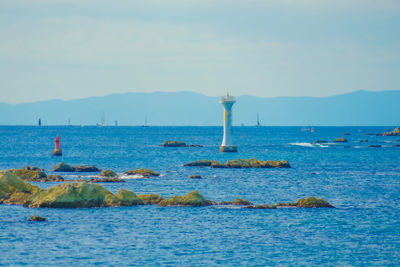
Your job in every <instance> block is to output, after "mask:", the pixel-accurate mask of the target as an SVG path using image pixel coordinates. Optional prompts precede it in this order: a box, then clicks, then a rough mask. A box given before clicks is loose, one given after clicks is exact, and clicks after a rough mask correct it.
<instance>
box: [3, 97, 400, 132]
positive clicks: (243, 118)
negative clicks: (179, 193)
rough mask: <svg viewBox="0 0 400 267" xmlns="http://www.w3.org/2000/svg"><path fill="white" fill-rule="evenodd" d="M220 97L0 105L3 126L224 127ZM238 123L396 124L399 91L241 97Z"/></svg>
mask: <svg viewBox="0 0 400 267" xmlns="http://www.w3.org/2000/svg"><path fill="white" fill-rule="evenodd" d="M218 100H219V98H217V97H210V96H205V95H202V94H198V93H193V92H177V93H166V92H155V93H125V94H113V95H108V96H104V97H90V98H84V99H75V100H68V101H63V100H51V101H43V102H32V103H22V104H7V103H0V125H36V124H37V122H38V119H39V118H41V119H42V125H67V124H68V120H70V122H71V125H96V123H99V124H101V121H102V119H103V120H104V122H105V124H106V125H114V122H115V120H117V121H118V124H119V125H143V124H144V122H145V118H146V117H147V123H148V124H149V125H222V121H223V114H222V113H223V109H222V106H221V104H219V103H218ZM236 100H237V103H236V104H235V105H234V107H233V123H234V125H242V124H244V125H255V124H256V120H257V113H259V117H260V122H261V124H262V125H276V126H291V125H293V126H324V125H327V126H328V125H329V126H342V125H354V126H363V125H368V126H375V125H376V126H391V125H393V126H398V125H400V110H399V103H400V90H394V91H380V92H370V91H364V90H361V91H355V92H352V93H348V94H343V95H336V96H330V97H274V98H262V97H255V96H250V95H242V96H239V97H237V99H236Z"/></svg>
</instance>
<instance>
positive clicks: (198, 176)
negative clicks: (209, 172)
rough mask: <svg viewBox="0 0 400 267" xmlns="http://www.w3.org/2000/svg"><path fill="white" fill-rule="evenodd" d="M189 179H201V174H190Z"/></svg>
mask: <svg viewBox="0 0 400 267" xmlns="http://www.w3.org/2000/svg"><path fill="white" fill-rule="evenodd" d="M188 178H189V179H201V176H200V175H189V176H188Z"/></svg>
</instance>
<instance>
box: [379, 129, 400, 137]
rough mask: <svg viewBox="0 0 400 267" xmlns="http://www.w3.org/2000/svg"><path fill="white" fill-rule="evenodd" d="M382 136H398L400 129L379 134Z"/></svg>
mask: <svg viewBox="0 0 400 267" xmlns="http://www.w3.org/2000/svg"><path fill="white" fill-rule="evenodd" d="M381 135H382V136H400V127H397V128H396V129H394V130H393V131H391V132H386V133H383V134H381Z"/></svg>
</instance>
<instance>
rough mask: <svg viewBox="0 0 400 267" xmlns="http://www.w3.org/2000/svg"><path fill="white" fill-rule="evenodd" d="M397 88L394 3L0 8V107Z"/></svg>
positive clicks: (279, 0)
mask: <svg viewBox="0 0 400 267" xmlns="http://www.w3.org/2000/svg"><path fill="white" fill-rule="evenodd" d="M399 85H400V1H399V0H332V1H331V0H323V1H321V0H308V1H306V0H304V1H301V0H276V1H268V0H264V1H261V0H259V1H256V0H255V1H252V0H246V1H245V0H229V1H228V0H218V1H217V0H214V1H209V0H199V1H193V0H146V1H122V0H121V1H118V0H113V1H101V0H96V1H87V0H79V1H67V0H59V1H57V0H38V1H30V0H29V1H28V0H26V1H20V0H10V1H6V0H0V102H9V103H19V102H26V101H36V100H47V99H53V98H61V99H72V98H81V97H87V96H93V95H99V96H100V95H107V94H112V93H120V92H153V91H181V90H189V91H196V92H201V93H204V94H206V95H212V96H218V95H223V94H224V93H225V92H226V91H227V90H229V91H230V92H231V94H233V95H242V94H252V95H257V96H266V97H270V96H285V95H293V96H297V95H309V96H327V95H334V94H340V93H345V92H349V91H354V90H358V89H367V90H391V89H400V86H399Z"/></svg>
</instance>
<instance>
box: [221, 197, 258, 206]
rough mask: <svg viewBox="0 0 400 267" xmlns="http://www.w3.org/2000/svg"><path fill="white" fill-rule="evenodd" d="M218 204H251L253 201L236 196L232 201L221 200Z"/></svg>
mask: <svg viewBox="0 0 400 267" xmlns="http://www.w3.org/2000/svg"><path fill="white" fill-rule="evenodd" d="M219 205H243V206H251V205H253V203H251V202H250V201H247V200H245V199H241V198H237V199H235V200H234V201H232V202H227V201H221V203H219Z"/></svg>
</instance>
